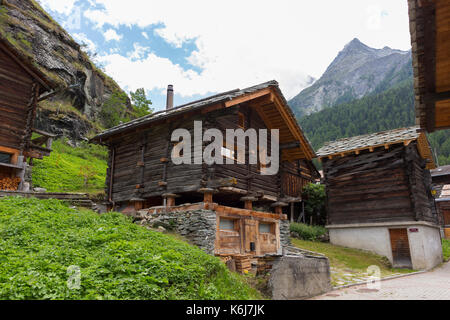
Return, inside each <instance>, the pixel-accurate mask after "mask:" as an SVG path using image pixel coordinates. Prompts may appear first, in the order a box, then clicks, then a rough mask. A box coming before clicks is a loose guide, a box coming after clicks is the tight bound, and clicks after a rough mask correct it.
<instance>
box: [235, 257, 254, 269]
mask: <svg viewBox="0 0 450 320" xmlns="http://www.w3.org/2000/svg"><path fill="white" fill-rule="evenodd" d="M234 259H235V260H236V271H237V272H240V273H247V272H249V271H251V270H252V262H251V259H250V257H247V256H235V257H234Z"/></svg>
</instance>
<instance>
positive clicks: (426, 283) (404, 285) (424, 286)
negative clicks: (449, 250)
mask: <svg viewBox="0 0 450 320" xmlns="http://www.w3.org/2000/svg"><path fill="white" fill-rule="evenodd" d="M313 300H450V262H447V263H446V264H445V265H443V266H442V267H440V268H438V269H435V270H434V271H430V272H427V273H421V274H416V275H411V276H407V277H403V278H397V279H392V280H386V281H381V282H380V288H379V290H378V289H369V288H368V287H367V285H361V286H357V287H351V288H346V289H340V290H337V291H332V292H329V293H327V294H324V295H322V296H319V297H315V298H313Z"/></svg>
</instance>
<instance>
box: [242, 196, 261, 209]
mask: <svg viewBox="0 0 450 320" xmlns="http://www.w3.org/2000/svg"><path fill="white" fill-rule="evenodd" d="M241 201H243V202H245V209H247V210H253V202H255V201H258V198H256V197H242V198H241Z"/></svg>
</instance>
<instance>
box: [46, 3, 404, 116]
mask: <svg viewBox="0 0 450 320" xmlns="http://www.w3.org/2000/svg"><path fill="white" fill-rule="evenodd" d="M38 1H39V2H40V3H41V5H43V7H44V8H45V9H46V10H47V11H48V12H49V13H50V14H51V15H52V16H53V17H54V18H55V20H57V21H58V22H59V23H60V24H61V25H63V26H64V27H65V28H66V30H67V31H68V32H69V33H70V34H71V35H72V36H73V37H74V38H75V39H76V40H77V41H78V42H80V43H81V42H83V43H85V44H86V45H87V48H88V50H89V51H91V52H96V53H97V57H96V62H97V64H99V65H101V66H103V67H104V69H105V71H106V73H107V74H109V75H110V76H112V77H113V78H114V79H115V80H116V81H117V82H118V83H119V84H120V85H121V86H122V87H123V88H124V89H125V90H126V91H130V90H136V89H137V88H141V87H144V88H145V89H146V91H147V94H148V96H149V98H150V99H151V100H152V101H153V104H154V108H155V109H156V110H161V109H162V108H164V106H165V89H166V87H167V85H168V84H173V85H174V86H175V93H176V95H175V104H176V105H180V104H183V103H186V102H189V101H192V100H195V99H198V98H201V97H204V96H206V95H209V94H214V93H217V92H222V91H227V90H231V89H236V88H243V87H246V86H251V85H255V84H258V83H261V82H264V81H268V80H272V79H275V80H277V81H279V82H280V86H281V89H282V91H283V92H284V94H285V96H286V97H287V98H291V97H293V96H294V95H296V94H297V93H299V92H300V91H301V90H302V89H303V88H305V86H307V84H308V83H309V82H310V79H311V76H312V77H314V78H318V77H320V76H321V74H322V73H323V72H324V71H325V69H326V67H327V66H328V65H329V64H330V63H331V61H332V60H333V59H334V57H335V56H336V55H337V54H338V52H339V51H340V50H342V48H343V47H344V46H345V44H346V43H348V42H349V41H351V40H352V39H353V38H355V37H358V38H359V39H360V40H361V41H362V42H364V43H366V44H367V45H369V46H372V47H376V48H382V47H384V46H390V47H392V48H396V49H402V50H408V49H409V48H410V38H409V29H408V28H409V25H408V15H407V13H408V12H407V4H406V1H404V0H378V1H371V0H347V1H345V2H340V1H335V0H318V1H314V2H311V1H303V0H300V1H299V0H279V1H277V2H273V1H270V0H258V1H256V0H245V1H243V0H239V1H238V0H228V1H215V0H190V1H182V0H173V1H170V2H167V1H159V0H149V1H141V0H127V1H122V0H38ZM344 4H345V5H344Z"/></svg>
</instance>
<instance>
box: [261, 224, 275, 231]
mask: <svg viewBox="0 0 450 320" xmlns="http://www.w3.org/2000/svg"><path fill="white" fill-rule="evenodd" d="M272 226H273V223H261V222H260V223H259V233H273V232H272V230H273V228H272Z"/></svg>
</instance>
